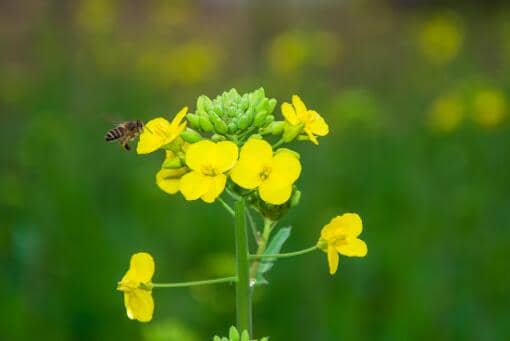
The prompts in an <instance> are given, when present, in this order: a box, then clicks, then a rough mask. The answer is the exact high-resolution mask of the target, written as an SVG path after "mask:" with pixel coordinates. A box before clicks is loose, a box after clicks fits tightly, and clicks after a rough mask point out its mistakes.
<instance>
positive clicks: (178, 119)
mask: <svg viewBox="0 0 510 341" xmlns="http://www.w3.org/2000/svg"><path fill="white" fill-rule="evenodd" d="M187 112H188V107H184V108H182V109H181V110H180V111H179V112H178V113H177V114H176V115H175V117H174V119H173V120H172V123H171V125H172V127H173V128H174V129H175V128H177V127H179V129H180V126H181V121H182V120H183V119H184V117H185V116H186V113H187ZM184 124H185V123H184ZM185 127H186V126H184V127H183V128H185Z"/></svg>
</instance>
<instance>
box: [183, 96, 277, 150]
mask: <svg viewBox="0 0 510 341" xmlns="http://www.w3.org/2000/svg"><path fill="white" fill-rule="evenodd" d="M275 106H276V99H274V98H267V97H266V95H265V92H264V89H263V88H259V89H257V90H255V91H253V92H250V93H246V94H243V95H240V94H239V93H238V92H237V90H235V89H231V90H230V91H226V92H224V93H222V94H221V95H219V96H217V97H216V98H214V99H212V100H211V99H210V98H209V97H207V96H205V95H202V96H200V97H198V99H197V105H196V111H195V113H189V114H188V115H187V116H186V118H187V120H188V122H189V126H190V128H188V129H187V130H186V131H185V132H183V133H181V136H182V137H183V138H184V139H185V140H187V141H188V142H196V141H197V140H199V139H201V136H202V135H201V134H204V133H205V134H207V133H209V134H212V136H211V139H212V140H213V141H215V142H217V141H222V140H227V139H228V140H232V141H234V142H237V143H238V144H241V143H242V142H243V141H245V140H246V139H247V138H248V137H249V136H250V135H252V134H254V133H256V132H258V131H259V130H260V129H266V128H268V127H269V126H270V125H271V123H273V121H274V119H275V118H274V116H273V115H272V113H273V111H274V109H275Z"/></svg>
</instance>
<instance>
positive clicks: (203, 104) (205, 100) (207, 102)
mask: <svg viewBox="0 0 510 341" xmlns="http://www.w3.org/2000/svg"><path fill="white" fill-rule="evenodd" d="M211 105H212V102H211V99H210V98H209V97H207V96H205V95H202V96H199V97H198V98H197V110H201V111H205V112H207V111H209V110H210V109H211Z"/></svg>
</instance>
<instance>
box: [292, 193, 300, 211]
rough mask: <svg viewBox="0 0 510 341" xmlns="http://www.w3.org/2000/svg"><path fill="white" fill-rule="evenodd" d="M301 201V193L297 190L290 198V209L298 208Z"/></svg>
mask: <svg viewBox="0 0 510 341" xmlns="http://www.w3.org/2000/svg"><path fill="white" fill-rule="evenodd" d="M300 200H301V191H299V190H295V191H294V193H293V194H292V197H291V198H290V208H293V207H296V206H297V205H298V204H299V201H300Z"/></svg>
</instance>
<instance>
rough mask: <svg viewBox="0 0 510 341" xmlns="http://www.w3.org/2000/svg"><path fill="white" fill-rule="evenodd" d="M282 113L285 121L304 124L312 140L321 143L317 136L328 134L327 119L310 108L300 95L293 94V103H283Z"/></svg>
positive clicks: (305, 130) (292, 123)
mask: <svg viewBox="0 0 510 341" xmlns="http://www.w3.org/2000/svg"><path fill="white" fill-rule="evenodd" d="M282 114H283V117H285V121H286V122H287V123H288V124H290V125H291V126H297V125H299V124H303V130H304V132H305V133H306V134H307V135H308V138H309V139H310V141H312V142H313V143H314V144H319V141H317V137H316V136H326V135H327V134H328V133H329V127H328V124H327V123H326V121H325V120H324V119H323V118H322V117H321V115H319V113H318V112H317V111H315V110H308V109H307V108H306V106H305V104H304V103H303V101H302V100H301V98H299V96H297V95H294V96H292V104H290V103H287V102H285V103H283V104H282Z"/></svg>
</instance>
